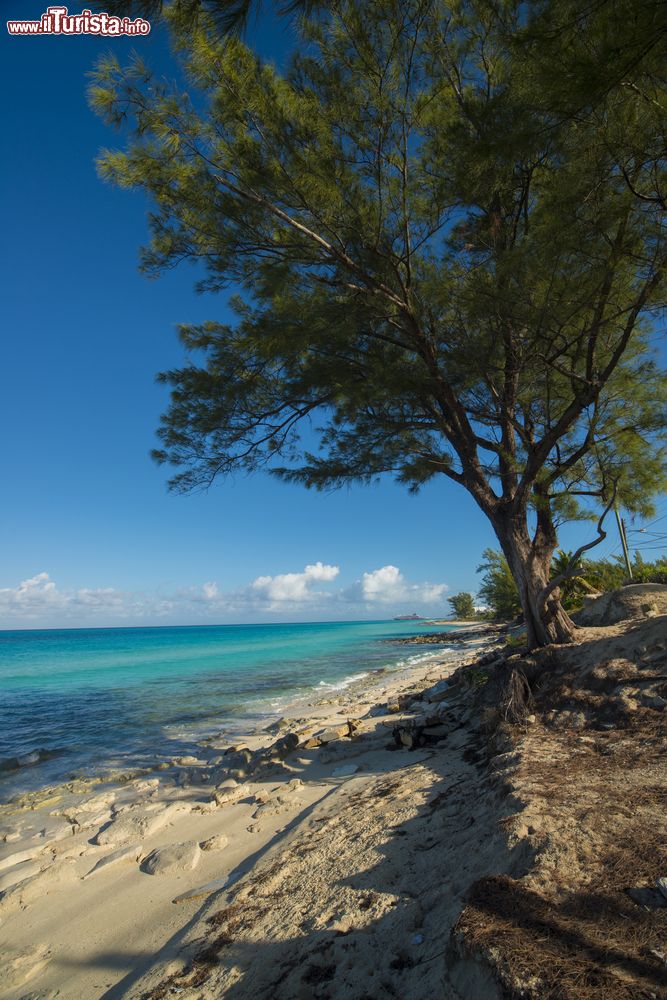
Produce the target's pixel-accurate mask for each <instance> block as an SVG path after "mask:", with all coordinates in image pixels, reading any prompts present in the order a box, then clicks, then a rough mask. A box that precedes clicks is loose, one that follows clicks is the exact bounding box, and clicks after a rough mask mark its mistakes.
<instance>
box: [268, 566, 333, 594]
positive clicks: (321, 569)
mask: <svg viewBox="0 0 667 1000" xmlns="http://www.w3.org/2000/svg"><path fill="white" fill-rule="evenodd" d="M339 573H340V568H339V567H338V566H325V565H324V564H323V563H321V562H316V563H315V564H314V565H312V566H306V568H305V569H304V571H303V573H281V574H279V575H278V576H258V577H257V579H256V580H253V582H252V583H251V584H250V589H251V590H252V591H254V592H255V593H256V594H258V595H260V596H261V597H264V598H266V599H267V600H269V601H272V602H273V601H296V602H300V601H312V600H313V599H314V598H317V597H320V596H322V595H321V592H320V591H314V590H312V588H311V585H312V584H313V583H329V582H330V581H331V580H335V579H336V577H337V576H338V574H339Z"/></svg>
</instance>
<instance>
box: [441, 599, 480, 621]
mask: <svg viewBox="0 0 667 1000" xmlns="http://www.w3.org/2000/svg"><path fill="white" fill-rule="evenodd" d="M447 600H448V602H449V604H450V605H451V608H452V611H453V612H454V613H455V615H456V617H457V618H462V619H466V618H474V617H475V599H474V597H473V596H472V594H468V593H462V594H452V596H451V597H449V598H447Z"/></svg>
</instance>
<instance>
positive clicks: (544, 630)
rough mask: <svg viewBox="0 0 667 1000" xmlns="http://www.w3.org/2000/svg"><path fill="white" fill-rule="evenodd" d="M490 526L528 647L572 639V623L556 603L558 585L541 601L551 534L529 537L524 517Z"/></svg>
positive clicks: (552, 544) (552, 540) (552, 547)
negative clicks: (520, 613)
mask: <svg viewBox="0 0 667 1000" xmlns="http://www.w3.org/2000/svg"><path fill="white" fill-rule="evenodd" d="M494 528H495V531H496V535H497V536H498V540H499V542H500V544H501V547H502V550H503V552H504V554H505V558H506V559H507V562H508V563H509V567H510V569H511V571H512V575H513V577H514V580H515V582H516V585H517V587H518V590H519V598H520V600H521V608H522V610H523V615H524V619H525V622H526V632H527V640H528V646H529V648H530V649H533V648H535V647H536V646H548V645H550V644H551V643H554V642H555V643H565V642H572V641H573V640H574V636H575V630H576V626H575V625H574V622H573V621H572V619H571V618H570V616H569V615H568V614H567V612H566V611H565V610H564V609H563V607H562V605H561V603H560V591H559V590H558V588H556V589H555V590H554V591H552V592H551V594H549V597H548V598H547V600H546V602H545V600H544V592H545V589H546V587H547V585H548V583H549V571H550V567H551V557H552V556H553V554H554V551H555V548H556V538H555V533H554V537H553V538H550V537H545V536H544V535H543V534H542V533H540V532H539V531H538V532H537V533H536V535H535V538H533V539H532V540H531V538H530V536H529V534H528V528H527V526H526V524H525V520H523V523H521V522H519V523H517V521H516V520H513V521H511V522H510V523H509V524H508V523H507V522H503V521H500V522H499V523H495V524H494Z"/></svg>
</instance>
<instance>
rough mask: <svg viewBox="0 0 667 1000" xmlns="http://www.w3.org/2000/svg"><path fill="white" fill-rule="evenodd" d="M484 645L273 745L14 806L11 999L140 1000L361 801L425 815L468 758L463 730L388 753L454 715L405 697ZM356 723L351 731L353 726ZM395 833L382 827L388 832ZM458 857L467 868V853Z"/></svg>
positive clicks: (295, 708) (212, 749) (304, 705)
mask: <svg viewBox="0 0 667 1000" xmlns="http://www.w3.org/2000/svg"><path fill="white" fill-rule="evenodd" d="M488 641H490V640H488V639H487V640H484V639H481V638H480V639H477V640H475V641H474V642H470V643H466V645H465V646H464V647H461V652H457V653H446V654H444V653H442V652H440V653H436V654H434V655H433V656H431V657H428V658H426V659H421V661H420V662H419V664H418V665H416V666H411V667H410V666H406V667H405V668H403V669H400V670H398V671H395V672H390V673H382V672H378V673H375V674H371V675H369V676H368V677H366V678H363V679H361V680H359V681H356V682H354V683H353V684H352V685H350V686H349V687H348V688H346V689H345V690H342V691H340V692H338V693H336V692H328V696H327V697H326V698H324V699H322V700H319V701H315V700H311V701H309V702H303V701H302V702H298V703H294V704H293V705H291V706H290V707H289V708H288V709H287V710H285V711H284V712H283V719H282V721H281V722H279V723H278V722H276V724H275V725H273V726H269V727H268V729H269V730H270V731H265V732H263V733H262V734H261V735H254V736H251V737H249V738H248V739H247V740H244V741H243V747H244V748H247V749H245V750H243V751H241V752H240V753H235V752H231V753H230V752H228V753H226V754H225V751H229V749H230V748H229V746H228V745H225V744H219V745H216V744H210V743H209V744H207V745H206V746H205V747H204V746H203V747H202V752H201V754H200V756H199V757H196V758H195V757H192V758H178V759H177V760H176V761H174V762H173V764H172V765H171V766H169V767H165V768H164V769H163V770H160V771H156V772H154V773H151V774H145V775H141V776H139V777H136V778H134V779H133V780H128V781H126V782H124V783H122V784H116V785H113V784H111V785H110V784H105V785H99V784H97V785H90V786H89V785H87V783H86V782H85V781H81V782H77V783H73V784H70V785H68V786H62V787H60V788H58V789H51V790H49V791H48V792H44V793H41V794H39V795H27V796H24V797H23V798H22V799H21V800H20V804H16V803H15V804H14V805H13V806H11V807H9V808H8V807H3V808H2V813H1V814H0V820H1V822H2V824H3V826H2V835H3V836H4V842H3V843H2V847H1V850H0V893H1V896H0V920H1V923H0V940H1V942H2V953H3V955H4V956H5V960H4V964H5V972H4V975H3V980H2V986H1V988H0V989H1V992H0V995H1V996H2V997H6V998H8V1000H9V998H11V1000H18V998H25V997H28V996H30V997H35V998H36V997H44V998H46V997H55V996H58V997H60V998H64V1000H69V998H72V1000H74V998H82V997H85V998H88V997H90V998H93V997H100V996H106V995H108V996H109V997H120V996H135V995H136V996H138V995H140V993H141V992H142V991H143V989H144V986H143V985H142V988H141V990H139V992H137V989H138V986H137V984H138V983H139V982H140V981H141V982H142V983H143V979H144V977H145V976H146V975H149V976H150V975H151V973H152V970H156V969H157V970H158V974H159V975H164V969H165V963H167V967H168V968H171V966H170V965H169V963H175V966H174V967H182V965H183V963H184V962H185V961H186V960H187V954H188V952H187V948H186V949H185V951H183V950H182V949H183V945H184V943H186V942H187V940H188V928H189V927H190V926H191V925H192V924H193V921H195V920H196V918H197V917H198V916H199V915H200V914H201V911H202V907H203V908H208V907H210V906H211V905H212V903H214V902H219V900H220V898H221V897H223V896H224V895H225V893H226V892H228V891H229V890H230V889H231V887H232V886H233V885H235V884H237V883H238V882H239V880H242V881H246V880H247V879H248V878H251V877H252V873H253V871H254V870H256V869H257V866H258V864H259V862H260V861H261V862H262V863H265V862H266V859H267V858H270V857H271V856H273V855H274V854H275V853H276V852H277V851H279V850H283V849H284V848H285V845H286V843H287V842H289V843H291V842H293V841H294V842H297V841H298V840H299V838H303V837H304V836H305V837H306V839H308V837H309V836H310V834H309V833H308V831H312V829H313V825H315V826H316V827H317V828H318V829H320V830H321V829H322V824H323V822H326V823H328V824H329V826H331V824H332V822H333V823H334V825H336V826H338V821H337V820H336V817H337V816H339V815H340V817H341V824H342V825H341V826H340V829H338V832H337V838H338V839H339V838H340V836H341V831H342V830H343V829H344V822H343V818H342V817H343V815H344V813H345V811H346V810H348V809H350V808H351V805H350V803H351V802H353V801H356V799H357V798H358V797H359V796H362V798H364V797H368V796H371V797H372V796H373V795H374V794H376V793H375V792H374V791H373V789H376V790H377V789H379V788H383V787H388V786H389V785H390V784H391V782H392V781H393V780H394V777H395V776H396V774H398V773H401V774H403V773H408V772H409V773H410V775H411V776H412V777H411V779H410V780H411V782H412V780H413V777H414V781H415V782H416V783H417V784H416V785H415V786H414V787H413V785H412V783H411V785H410V787H411V789H412V791H411V793H410V796H409V798H410V802H409V804H408V803H407V802H406V803H405V808H407V809H412V810H416V809H417V808H418V804H419V802H420V795H419V794H418V788H417V786H419V787H421V788H422V789H423V790H424V794H425V793H426V790H427V789H428V788H429V787H430V786H432V785H433V784H434V783H437V782H438V781H439V780H441V772H442V773H445V772H449V773H450V774H451V773H452V772H454V771H456V773H458V770H459V769H460V768H461V767H464V768H465V767H468V765H465V763H464V762H463V761H462V759H461V746H460V744H461V741H463V742H465V729H463V730H462V734H463V735H462V736H461V738H460V739H457V740H454V741H452V740H451V739H449V740H443V741H439V742H440V743H441V745H440V746H432V747H429V748H428V749H427V748H424V749H422V750H416V751H414V752H413V753H408V752H407V750H405V749H403V750H401V751H398V752H390V751H389V750H387V749H386V747H387V745H388V744H389V743H391V739H392V738H391V729H392V728H393V727H394V726H395V725H396V724H397V720H400V719H401V718H404V717H405V718H414V717H415V716H420V715H421V716H423V715H424V713H426V715H427V716H431V718H429V719H428V721H429V722H434V723H436V724H437V723H438V721H439V720H440V719H441V718H443V719H444V715H445V713H446V712H448V711H449V710H450V706H449V698H446V697H445V698H444V700H440V699H441V698H442V697H443V695H442V694H441V693H438V694H437V695H436V696H434V698H435V700H434V702H433V703H432V704H430V703H429V704H427V703H422V702H420V703H414V704H412V705H409V708H407V709H406V710H405V711H399V705H398V699H399V697H400V696H401V695H405V694H406V693H407V692H410V691H412V692H414V691H416V690H418V689H421V688H425V687H426V688H428V687H430V686H432V685H435V684H437V683H438V682H439V681H442V680H443V679H446V678H447V677H448V675H449V674H450V673H451V672H452V671H453V670H454V669H456V667H458V666H459V665H460V664H461V663H462V662H464V661H465V660H466V659H468V660H469V659H470V658H471V656H474V655H479V653H480V649H484V648H486V646H485V645H484V644H485V643H488ZM438 690H439V689H438ZM408 700H409V699H408ZM405 704H406V702H405V700H403V701H402V702H401V705H402V706H405ZM378 706H380V707H378ZM347 719H351V720H355V722H354V724H353V726H352V727H350V726H348V723H347ZM326 730H330V731H329V732H326ZM331 730H333V731H331ZM350 731H353V735H352V736H349V735H347V734H348V733H349V732H350ZM318 733H319V734H320V735H321V737H322V742H321V744H320V737H317V738H316V740H315V742H316V743H318V744H320V745H316V746H310V747H309V744H308V738H309V737H312V736H314V735H315V734H318ZM291 734H295V735H294V736H292V735H291ZM283 738H287V740H288V741H289V740H290V739H291V741H292V743H296V742H297V740H298V742H299V743H300V746H299V747H298V748H297V749H296V750H293V751H292V752H289V753H286V752H285V749H283V750H281V748H280V746H278V747H276V746H275V744H276V741H277V740H280V739H283ZM325 741H326V742H325ZM304 743H305V744H306V746H304ZM237 746H240V744H237ZM272 746H273V747H274V749H273V751H270V749H269V748H271V747H272ZM288 746H291V744H288ZM406 769H407V770H406ZM413 792H414V793H415V794H412V793H413ZM324 817H327V818H326V821H325V820H324ZM334 821H335V822H334ZM376 821H377V819H376ZM386 821H387V819H386V817H384V814H383V817H381V818H380V823H381V824H382V823H385V822H386ZM174 845H180V846H178V848H177V849H176V850H171V851H169V850H165V851H163V854H162V855H161V856H160V857H158V858H157V861H155V857H156V856H155V855H153V856H152V858H151V855H152V852H155V851H156V850H158V849H169V848H172V847H173V846H174ZM202 846H203V849H202ZM461 849H462V858H463V857H464V856H467V854H468V851H467V848H466V846H465V840H464V842H463V843H462V845H461ZM461 860H462V859H461ZM153 862H155V864H153ZM295 863H296V859H295ZM349 863H350V864H354V862H352V861H350V862H349ZM356 863H357V864H358V863H360V859H357V862H356ZM153 867H154V868H155V869H156V870H155V873H154V874H150V873H149V870H151V869H152V868H153ZM321 874H322V873H320V877H321ZM324 874H325V877H326V873H324ZM313 892H314V893H316V892H317V889H316V887H315V886H314V887H313ZM345 909H346V908H345V907H342V908H341V914H343V911H344V910H345ZM341 919H342V916H341ZM406 933H407V932H406ZM194 995H195V994H193V996H194ZM243 995H245V993H244V994H243ZM248 995H250V994H248Z"/></svg>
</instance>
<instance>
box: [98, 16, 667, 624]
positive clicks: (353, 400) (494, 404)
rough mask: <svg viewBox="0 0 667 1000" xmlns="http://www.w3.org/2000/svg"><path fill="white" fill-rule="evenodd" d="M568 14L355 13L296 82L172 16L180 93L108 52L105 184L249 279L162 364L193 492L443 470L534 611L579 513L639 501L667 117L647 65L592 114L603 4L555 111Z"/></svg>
mask: <svg viewBox="0 0 667 1000" xmlns="http://www.w3.org/2000/svg"><path fill="white" fill-rule="evenodd" d="M602 6H603V7H604V8H606V9H608V8H609V7H610V5H602ZM572 10H573V8H572V5H566V4H560V5H558V4H539V5H535V12H534V14H531V15H530V16H528V15H529V11H528V10H527V7H526V5H525V4H521V3H511V2H510V3H503V4H501V5H488V4H487V3H483V2H461V3H455V4H444V3H439V2H433V0H429V2H426V0H408V2H400V3H399V2H397V0H370V2H368V3H365V4H363V5H362V4H355V3H352V2H342V3H338V2H337V3H334V4H333V5H332V6H331V8H327V10H326V13H323V14H321V15H319V16H316V17H313V18H311V19H310V20H304V21H302V44H301V47H300V51H299V52H298V53H297V54H295V56H294V57H293V59H292V60H291V63H290V64H289V65H288V66H287V68H286V69H285V71H284V72H278V71H277V70H276V68H275V67H273V66H271V65H269V64H266V63H263V62H262V61H261V60H260V59H258V58H257V56H256V55H255V54H254V53H253V52H252V51H251V50H250V49H249V48H248V47H247V46H246V45H244V44H243V42H242V41H241V40H240V39H239V38H238V37H236V36H232V37H229V38H225V39H222V38H221V37H220V36H219V35H218V34H217V33H216V32H214V31H210V30H207V28H206V26H205V25H200V26H199V27H198V28H197V29H196V30H194V31H193V30H192V28H191V26H188V27H187V28H186V27H184V25H183V23H182V19H179V17H178V16H176V14H174V15H172V18H171V20H172V26H173V33H174V40H175V45H176V49H177V51H178V53H179V56H180V58H181V60H182V64H183V70H184V77H185V80H186V84H185V86H184V87H183V88H179V87H177V86H175V85H172V84H170V83H168V82H167V81H165V80H162V79H158V78H155V77H154V76H152V75H151V73H150V72H149V71H148V70H147V69H146V67H145V66H144V65H143V64H142V63H141V61H140V60H139V59H138V58H135V59H134V61H133V62H131V63H130V65H129V66H127V67H125V68H122V67H121V66H120V65H119V64H118V63H117V62H116V61H115V60H114V59H113V58H107V59H105V60H102V62H101V63H100V64H99V66H98V70H97V72H96V74H95V78H94V80H93V83H92V86H91V91H90V97H91V103H92V105H93V107H94V108H95V109H96V110H97V111H98V112H99V113H100V114H101V115H102V116H103V117H104V118H105V119H106V120H107V121H109V122H110V123H112V124H115V125H118V126H120V127H121V128H123V129H124V130H125V134H126V136H127V143H126V146H125V148H124V149H123V150H120V151H107V152H105V153H103V155H102V156H101V158H100V171H101V173H102V175H103V176H104V177H105V178H106V179H108V180H110V181H112V182H114V183H117V184H119V185H121V186H124V187H128V188H138V189H142V190H143V191H145V192H146V193H147V194H148V195H149V196H150V198H151V201H152V205H153V209H152V212H151V216H150V227H151V239H150V242H149V244H148V246H147V247H146V248H145V249H144V251H143V253H142V266H143V268H144V269H145V270H146V271H147V272H148V273H149V274H159V273H161V272H162V271H164V270H167V269H169V268H171V267H174V266H176V265H177V264H178V263H180V262H181V261H193V262H196V263H198V264H199V265H200V266H201V269H202V270H201V274H202V277H201V281H200V286H199V287H201V288H202V289H206V290H208V291H224V290H225V289H227V288H228V287H229V285H230V284H231V283H234V284H236V285H237V286H238V287H240V288H241V289H242V293H241V295H240V296H237V297H236V298H235V299H234V300H233V306H234V309H235V311H236V317H237V318H236V320H235V322H232V323H225V324H223V323H219V322H216V321H215V320H212V321H211V322H208V323H204V324H201V325H197V326H183V327H181V329H180V335H181V339H182V342H183V344H184V347H185V348H186V350H187V352H188V354H189V360H188V362H187V363H186V364H185V365H184V366H183V367H181V368H178V369H174V370H172V371H169V372H165V373H164V374H163V375H162V376H161V380H162V382H163V383H164V384H165V385H167V386H169V387H170V389H171V402H170V405H169V408H168V410H167V412H166V413H165V415H164V417H163V421H162V425H161V428H160V432H159V434H160V438H161V447H160V448H159V449H158V450H157V451H156V453H155V456H156V458H157V459H158V461H160V462H165V463H169V464H170V465H172V466H174V467H175V468H176V470H177V471H176V474H175V475H174V477H173V478H172V480H171V485H172V487H173V488H174V489H177V490H189V489H194V488H199V487H202V486H204V487H205V486H207V485H208V484H210V483H211V482H212V481H213V480H214V479H215V478H216V477H217V476H220V475H224V474H227V473H231V472H233V471H235V470H239V469H241V470H248V471H251V470H254V469H257V468H260V467H267V468H269V469H270V470H271V471H272V472H274V474H276V475H280V476H282V477H284V478H285V479H287V480H292V481H297V482H301V483H304V484H305V485H307V486H313V487H316V488H330V487H335V486H339V485H341V484H344V483H348V482H351V481H361V482H367V481H369V480H372V479H374V478H375V477H376V476H378V475H381V474H385V473H388V474H392V475H394V476H395V477H396V478H397V479H398V480H399V481H400V482H402V483H404V484H405V485H406V486H407V487H408V488H410V489H412V490H418V489H419V488H420V487H422V486H423V484H424V483H426V482H427V481H429V480H431V479H433V478H434V477H440V476H445V477H447V478H448V479H449V480H450V481H452V482H454V483H456V484H458V485H460V486H463V487H464V488H465V489H467V490H468V491H469V493H470V494H471V496H472V497H473V499H474V500H475V502H476V503H477V504H478V505H479V507H480V508H481V509H482V511H483V512H484V513H485V514H486V515H487V517H488V518H489V519H490V521H491V523H492V525H493V527H494V529H495V531H496V533H497V535H498V538H499V540H500V543H501V546H502V547H503V551H504V554H505V556H506V557H507V558H508V560H509V564H510V565H511V566H512V573H513V574H514V576H515V577H516V578H519V577H523V578H524V579H523V582H522V587H521V588H520V590H521V593H522V595H525V594H529V593H531V592H534V593H537V592H541V591H542V590H543V589H544V588H545V586H546V582H547V580H548V570H549V564H550V560H551V556H552V554H553V551H554V550H555V548H556V544H557V527H558V524H559V523H560V522H561V521H562V520H564V519H571V518H576V517H590V516H593V511H595V516H597V513H599V509H600V508H604V507H606V506H608V505H610V503H611V502H612V500H613V498H614V497H615V498H616V500H617V501H618V502H620V503H621V504H623V505H624V506H625V507H626V508H627V509H629V510H631V511H638V512H641V513H644V514H646V513H649V512H650V510H651V499H652V496H653V495H654V494H655V493H656V491H657V490H659V489H661V488H662V487H663V486H664V468H665V466H664V450H663V443H664V428H665V419H666V407H665V402H666V393H665V380H664V377H663V376H662V374H661V372H660V371H659V369H658V366H657V364H656V358H655V357H654V355H653V353H652V350H651V345H650V340H651V336H652V333H653V330H654V325H653V317H654V315H655V314H656V311H657V310H659V308H660V307H661V305H662V304H663V303H664V294H665V279H664V268H665V263H666V261H667V252H666V248H665V241H664V233H663V228H662V227H663V218H662V207H661V204H660V201H659V192H660V191H661V190H662V188H661V184H662V175H661V173H660V170H661V167H660V165H659V163H658V159H657V158H656V156H653V155H652V152H651V151H653V152H655V150H656V149H657V142H658V138H657V137H656V132H657V130H659V127H658V115H657V111H656V109H655V108H654V106H653V105H651V107H650V108H648V109H647V107H646V104H647V100H646V99H645V98H642V99H641V100H640V99H639V98H638V96H637V93H636V92H635V90H634V89H633V87H638V88H639V89H640V90H641V91H642V93H644V92H645V93H646V94H648V95H649V96H650V95H654V96H652V97H651V100H660V101H662V100H663V97H662V96H659V97H655V94H656V93H657V91H656V85H655V81H654V80H653V76H652V74H653V72H654V64H655V60H656V58H657V52H656V49H655V47H653V48H651V49H650V51H649V52H648V54H647V56H646V59H645V60H644V61H642V59H641V58H637V59H635V60H634V61H633V63H632V66H631V67H630V68H628V70H627V72H625V73H624V74H621V79H616V78H615V77H610V78H609V86H608V87H607V88H606V89H605V88H604V87H602V86H601V85H600V86H597V85H596V87H595V88H594V90H595V94H594V98H595V99H594V101H589V100H587V101H585V102H584V104H583V105H582V106H581V107H575V106H576V105H577V100H576V97H577V95H579V96H581V95H582V94H583V92H584V90H585V88H586V87H587V86H588V84H589V82H590V77H591V74H593V75H595V74H596V73H602V72H603V70H602V68H601V66H600V64H599V61H600V59H601V58H602V56H603V55H604V53H605V52H606V45H607V42H606V40H605V39H606V34H605V24H606V23H607V22H605V20H604V18H605V16H606V15H604V11H602V12H600V11H597V13H594V14H593V13H592V14H591V15H590V18H591V19H592V20H590V23H589V25H588V27H589V28H590V32H589V35H588V36H587V43H586V44H587V45H588V49H587V60H588V61H587V63H586V65H585V66H584V68H583V69H582V70H581V73H580V76H579V78H577V76H576V74H575V75H574V77H573V79H572V80H570V81H569V83H568V84H567V86H566V85H565V83H563V84H562V86H561V85H560V84H559V86H558V87H556V84H554V85H553V86H552V89H551V90H550V91H549V90H548V88H545V89H544V93H543V95H542V96H540V91H539V86H538V85H539V82H540V80H541V79H542V78H543V77H545V76H546V77H550V74H551V70H552V69H553V65H554V64H555V62H556V61H557V59H558V58H559V56H562V57H563V58H569V56H568V54H567V53H568V52H569V49H568V48H567V45H569V44H570V40H571V34H572V33H571V31H570V29H569V28H568V30H567V31H566V30H565V29H562V30H561V29H559V31H554V30H553V28H554V24H555V22H554V20H553V19H554V18H557V16H560V14H563V15H564V16H565V15H566V14H568V11H569V12H570V13H572ZM596 10H597V8H596ZM559 11H560V14H559ZM568 16H569V15H568ZM609 19H611V20H609ZM608 20H609V25H610V29H609V30H610V32H611V33H613V32H612V31H611V29H612V28H613V29H614V31H615V30H616V28H615V27H614V25H615V21H614V24H613V25H612V24H611V21H613V18H612V15H611V14H609V15H608ZM558 23H559V24H560V22H558ZM566 23H569V22H567V18H566ZM578 24H579V30H581V23H580V21H579V22H578ZM609 25H608V26H609ZM547 36H548V38H549V44H548V45H546V44H545V45H544V52H545V55H544V60H541V58H540V55H539V53H540V51H541V50H540V49H539V46H537V47H536V43H535V38H540V37H542V38H543V39H544V37H547ZM559 38H560V39H561V41H560V42H559ZM633 44H634V42H633ZM662 51H663V53H664V45H663V50H662ZM596 79H597V77H596ZM559 87H560V88H561V89H562V93H561V89H559ZM651 87H652V88H653V89H651ZM642 88H644V89H643V90H642ZM649 103H650V102H649ZM641 149H644V150H645V151H647V156H648V158H647V159H646V161H645V162H644V161H642V160H641V157H640V156H639V154H638V152H637V151H638V150H641ZM633 150H634V152H633ZM628 169H630V173H631V180H632V183H631V184H629V183H628V176H626V175H627V174H628ZM649 194H650V197H649ZM640 195H642V196H641V197H640ZM644 195H645V196H646V197H644ZM545 593H546V591H545ZM545 601H546V596H545ZM538 604H539V601H537V603H536V602H533V609H532V611H531V612H530V613H531V614H532V615H533V617H534V613H535V607H537V605H538ZM554 607H555V605H554V603H553V602H552V614H553V613H554V611H553V609H554ZM526 610H527V609H526V608H524V611H526ZM545 614H546V608H545ZM538 617H539V616H538ZM533 631H534V630H533ZM538 631H539V629H538ZM547 631H548V630H547ZM546 634H547V633H546V632H545V633H544V634H542V635H541V637H540V636H538V641H544V640H545V636H546ZM535 635H537V633H535ZM552 637H553V636H552ZM529 638H531V639H534V638H535V636H534V635H532V634H530V630H529Z"/></svg>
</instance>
